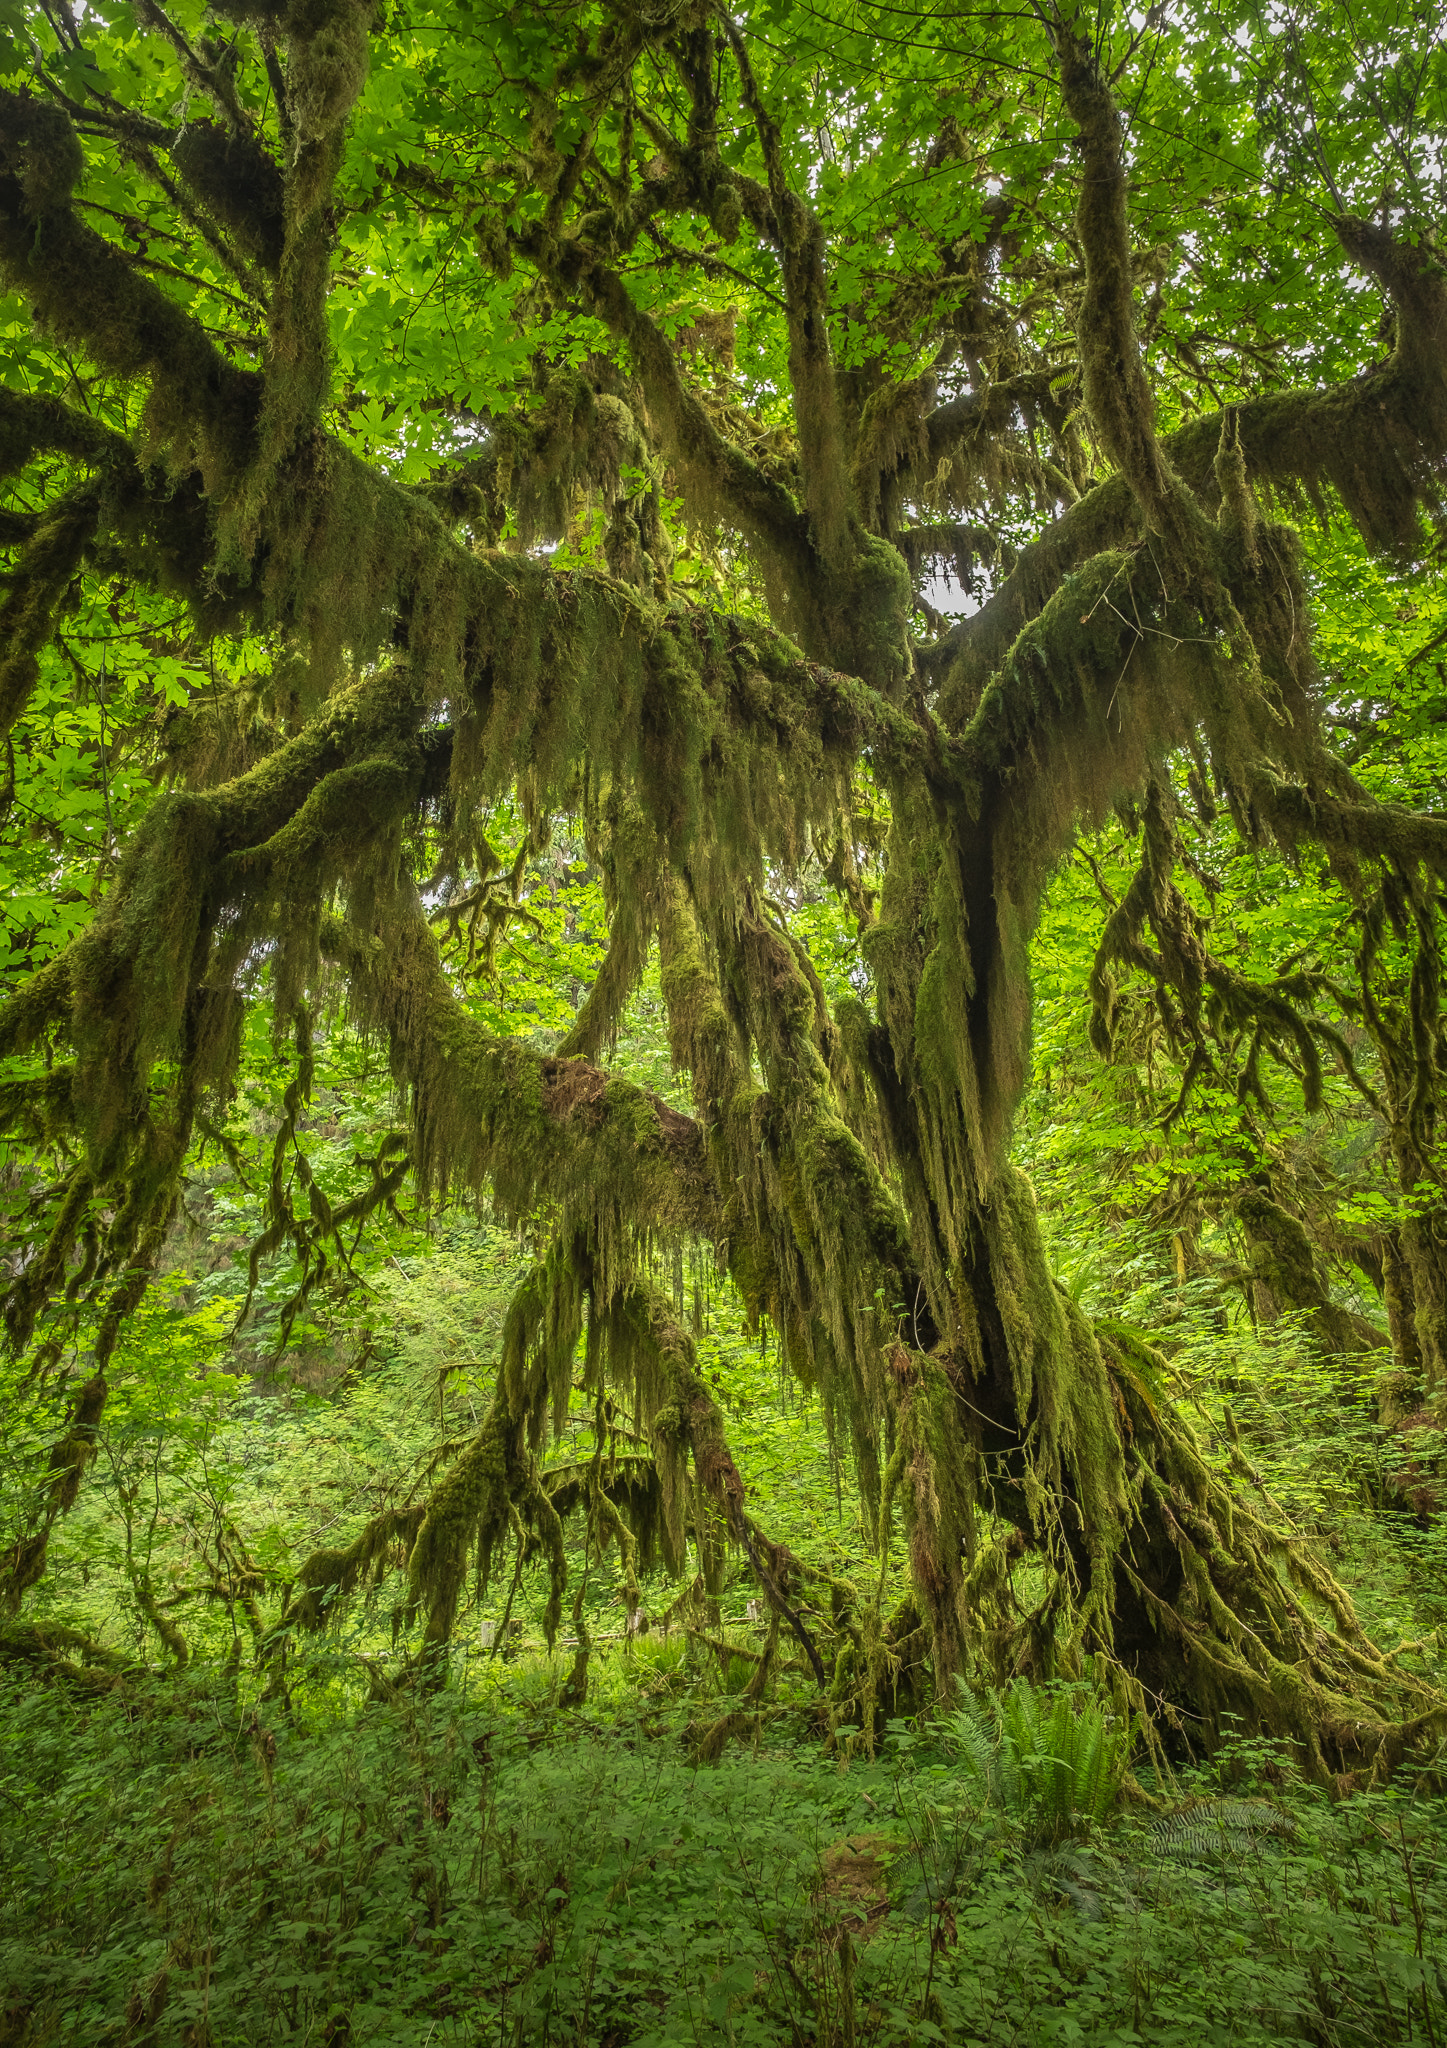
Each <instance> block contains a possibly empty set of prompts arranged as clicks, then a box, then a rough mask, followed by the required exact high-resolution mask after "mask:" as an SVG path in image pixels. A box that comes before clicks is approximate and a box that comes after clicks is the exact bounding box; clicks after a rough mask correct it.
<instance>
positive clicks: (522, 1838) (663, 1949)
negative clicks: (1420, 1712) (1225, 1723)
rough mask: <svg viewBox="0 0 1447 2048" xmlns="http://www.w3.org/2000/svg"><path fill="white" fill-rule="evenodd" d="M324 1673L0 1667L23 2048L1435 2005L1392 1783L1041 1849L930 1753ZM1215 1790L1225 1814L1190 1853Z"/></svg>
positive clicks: (1210, 2035)
mask: <svg viewBox="0 0 1447 2048" xmlns="http://www.w3.org/2000/svg"><path fill="white" fill-rule="evenodd" d="M339 1676H340V1674H339V1673H338V1672H337V1671H336V1668H335V1666H333V1667H331V1669H330V1670H329V1668H328V1664H327V1661H326V1660H325V1659H323V1660H321V1661H319V1662H318V1663H317V1664H316V1665H314V1666H313V1667H312V1669H311V1670H310V1672H309V1673H307V1674H305V1675H304V1676H303V1674H301V1673H298V1678H299V1680H300V1681H301V1683H300V1689H299V1691H298V1693H297V1695H296V1698H295V1701H294V1705H293V1708H292V1710H291V1711H290V1712H285V1711H281V1710H280V1709H279V1707H278V1706H277V1705H276V1704H274V1703H265V1702H263V1703H261V1704H260V1705H259V1706H258V1707H257V1708H256V1709H255V1710H253V1709H252V1707H251V1706H250V1705H248V1703H247V1702H246V1701H245V1700H244V1699H242V1700H240V1701H238V1700H237V1699H236V1698H235V1697H234V1695H232V1694H231V1693H230V1692H229V1690H228V1689H227V1687H226V1685H225V1684H224V1683H221V1684H218V1683H217V1682H216V1681H215V1679H214V1678H210V1679H202V1678H197V1677H188V1678H186V1679H185V1680H183V1681H182V1682H181V1683H180V1684H179V1686H177V1685H171V1686H168V1687H166V1688H165V1689H164V1690H158V1689H157V1688H155V1687H154V1685H151V1684H142V1685H139V1686H137V1685H136V1684H135V1683H134V1682H133V1685H132V1689H131V1690H130V1692H129V1693H128V1694H127V1695H125V1696H121V1695H117V1694H113V1695H111V1696H110V1697H108V1698H104V1699H101V1700H100V1701H98V1702H91V1703H84V1702H80V1701H76V1700H72V1699H69V1698H67V1697H66V1696H65V1695H63V1694H59V1693H57V1692H56V1691H55V1690H54V1689H53V1688H46V1687H37V1686H35V1685H33V1684H29V1685H27V1684H19V1685H17V1684H14V1683H11V1684H9V1685H7V1687H6V1688H5V1690H4V1692H3V1695H0V1716H3V1728H0V1732H3V1740H0V1759H3V1762H0V1787H3V1792H4V1797H3V1799H0V1848H3V1855H0V1869H3V1873H4V1875H3V1878H0V1982H3V1983H4V1985H5V1996H6V2006H5V2011H6V2015H7V2026H8V2027H9V2029H10V2031H11V2037H12V2039H14V2040H15V2041H17V2042H18V2043H23V2044H25V2048H32V2044H36V2043H41V2042H46V2041H61V2040H72V2039H75V2040H78V2039H85V2040H88V2041H97V2042H109V2041H116V2042H120V2041H123V2040H125V2039H127V2038H128V2037H129V2038H130V2039H132V2040H134V2039H135V2038H136V2036H137V2035H138V2034H143V2035H144V2036H146V2037H148V2038H149V2039H151V2040H152V2041H153V2042H155V2043H156V2044H157V2048H162V2044H166V2048H169V2044H172V2043H175V2044H177V2048H180V2044H182V2043H185V2042H194V2041H195V2040H197V2039H198V2038H201V2039H207V2040H210V2041H214V2042H225V2041H228V2040H232V2039H244V2040H245V2041H247V2042H248V2043H251V2042H257V2043H262V2044H268V2043H281V2042H301V2041H303V2040H306V2039H308V2038H311V2039H315V2038H316V2037H317V2036H318V2035H324V2034H325V2032H326V2030H327V2029H328V2028H330V2029H331V2032H332V2036H333V2038H336V2037H337V2036H339V2035H340V2036H343V2037H344V2038H348V2039H350V2040H353V2041H356V2042H362V2043H368V2044H378V2048H381V2044H392V2048H421V2044H423V2043H425V2042H427V2041H428V2040H433V2041H435V2040H437V2039H439V2038H441V2039H447V2038H456V2039H459V2040H484V2041H486V2040H493V2039H496V2038H498V2036H499V2034H502V2035H503V2037H504V2038H506V2039H508V2040H511V2041H516V2042H519V2043H521V2044H526V2048H533V2044H541V2043H542V2042H544V2041H554V2042H556V2041H559V2040H563V2041H567V2042H575V2043H577V2044H579V2048H582V2044H584V2043H590V2044H592V2043H598V2042H601V2041H613V2042H615V2043H619V2044H624V2043H627V2044H636V2048H645V2044H647V2048H663V2044H665V2043H672V2042H680V2041H708V2042H712V2041H718V2042H727V2041H734V2042H750V2043H754V2044H757V2048H765V2044H773V2043H776V2042H777V2043H792V2042H796V2041H798V2040H799V2039H801V2038H802V2039H804V2040H806V2041H820V2040H823V2039H826V2038H828V2039H841V2038H845V2037H846V2030H847V2031H852V2032H853V2034H854V2037H855V2038H856V2040H865V2039H867V2040H871V2041H874V2042H876V2043H878V2044H880V2048H894V2044H900V2048H903V2044H904V2043H906V2042H910V2041H917V2040H921V2039H923V2040H934V2039H936V2038H937V2037H939V2036H940V2035H943V2036H944V2037H945V2038H947V2039H952V2040H956V2041H960V2042H963V2043H979V2044H981V2048H984V2044H988V2043H990V2042H993V2041H997V2040H998V2039H999V2038H1000V2035H1001V2032H1002V2030H1006V2029H1009V2030H1018V2031H1019V2032H1020V2033H1021V2034H1022V2035H1025V2036H1028V2038H1030V2039H1032V2040H1033V2039H1039V2040H1044V2041H1048V2042H1059V2043H1062V2044H1064V2043H1067V2042H1081V2041H1086V2042H1100V2043H1105V2042H1109V2041H1114V2040H1119V2039H1127V2040H1135V2041H1138V2042H1142V2043H1148V2044H1151V2048H1157V2044H1158V2048H1183V2044H1185V2043H1186V2042H1188V2041H1189V2040H1197V2041H1204V2042H1207V2043H1210V2044H1215V2043H1220V2044H1222V2048H1224V2044H1226V2043H1228V2042H1230V2043H1233V2044H1235V2043H1246V2044H1249V2048H1258V2044H1259V2048H1266V2044H1268V2043H1275V2042H1279V2041H1282V2040H1312V2041H1316V2042H1319V2043H1323V2044H1325V2048H1368V2044H1370V2043H1373V2042H1408V2041H1420V2040H1428V2041H1430V2040H1431V2039H1432V2038H1433V2035H1434V2031H1435V2032H1437V2033H1439V2034H1440V2031H1441V2028H1442V2026H1443V2023H1444V2017H1447V1984H1444V1982H1443V1979H1442V1974H1441V1966H1440V1956H1441V1953H1442V1948H1443V1934H1444V1931H1447V1867H1444V1864H1443V1859H1442V1849H1441V1845H1442V1819H1443V1816H1442V1813H1441V1809H1440V1805H1438V1804H1434V1803H1433V1802H1432V1801H1430V1800H1428V1799H1425V1798H1423V1797H1420V1796H1413V1795H1411V1794H1410V1793H1408V1792H1405V1791H1401V1792H1397V1793H1394V1794H1382V1793H1377V1794H1371V1795H1366V1796H1364V1797H1361V1798H1358V1799H1356V1800H1352V1801H1348V1802H1346V1803H1345V1804H1343V1805H1340V1806H1332V1805H1331V1804H1329V1803H1328V1802H1327V1801H1326V1800H1325V1799H1323V1798H1321V1797H1320V1796H1318V1795H1312V1794H1307V1793H1303V1792H1302V1791H1301V1790H1299V1789H1292V1788H1291V1787H1289V1786H1288V1787H1285V1788H1283V1789H1281V1790H1279V1791H1278V1792H1277V1793H1276V1795H1275V1796H1274V1798H1273V1800H1271V1801H1262V1800H1260V1799H1256V1798H1247V1797H1243V1796H1238V1797H1237V1798H1236V1799H1235V1800H1234V1801H1232V1802H1230V1803H1229V1804H1228V1803H1227V1802H1222V1801H1219V1800H1211V1799H1198V1800H1197V1801H1196V1802H1194V1804H1192V1805H1191V1806H1190V1807H1188V1808H1187V1809H1186V1815H1185V1821H1184V1822H1179V1823H1174V1825H1175V1826H1176V1837H1177V1838H1176V1839H1174V1840H1173V1839H1172V1838H1171V1835H1170V1828H1171V1826H1172V1825H1173V1823H1165V1824H1162V1823H1160V1822H1154V1821H1147V1822H1144V1823H1139V1824H1137V1823H1132V1822H1126V1823H1122V1824H1119V1825H1117V1826H1115V1827H1113V1828H1108V1829H1097V1830H1096V1832H1095V1833H1094V1834H1093V1835H1092V1838H1091V1841H1090V1844H1089V1846H1088V1847H1085V1848H1080V1847H1076V1848H1073V1849H1072V1848H1064V1849H1056V1850H1048V1851H1041V1850H1036V1849H1031V1848H1028V1847H1025V1846H1024V1845H1022V1843H1021V1841H1020V1839H1019V1836H1018V1833H1017V1832H1016V1830H1015V1829H1014V1828H1013V1826H1011V1825H1009V1824H1004V1825H996V1824H994V1823H992V1821H991V1819H990V1817H989V1815H988V1813H987V1814H986V1815H985V1816H984V1817H982V1816H981V1815H980V1813H979V1810H978V1807H977V1806H976V1805H975V1804H974V1802H973V1801H971V1802H968V1803H966V1804H963V1805H962V1803H961V1802H960V1799H959V1796H958V1794H959V1772H958V1767H957V1765H956V1764H955V1763H953V1762H952V1761H948V1760H945V1759H943V1758H941V1757H940V1756H939V1754H938V1752H931V1751H930V1750H929V1749H928V1748H927V1747H917V1748H915V1749H913V1750H909V1751H906V1752H904V1753H902V1754H901V1755H898V1756H896V1757H894V1758H892V1759H890V1760H888V1761H886V1760H884V1759H881V1760H880V1761H878V1762H876V1763H873V1764H868V1765H866V1764H855V1765H853V1766H852V1767H851V1768H850V1769H849V1770H848V1771H847V1772H841V1771H840V1770H839V1769H838V1768H837V1766H835V1765H834V1764H832V1763H830V1762H828V1761H827V1760H826V1759H824V1758H822V1757H821V1755H820V1754H819V1751H818V1749H817V1747H816V1746H814V1745H805V1746H803V1747H799V1748H795V1747H792V1746H789V1745H785V1744H780V1743H779V1742H777V1741H775V1742H772V1743H770V1744H768V1745H766V1746H765V1747H763V1748H762V1749H760V1750H759V1751H758V1752H756V1753H754V1754H736V1755H734V1756H733V1757H731V1758H729V1759H726V1760H725V1761H724V1762H723V1763H721V1764H720V1765H718V1766H715V1767H713V1768H710V1769H706V1770H699V1769H697V1768H696V1767H694V1766H692V1765H690V1764H689V1763H688V1762H687V1761H686V1760H685V1758H684V1756H683V1754H682V1753H681V1751H680V1749H679V1748H678V1746H677V1744H676V1741H674V1740H673V1739H671V1734H672V1731H671V1730H670V1729H668V1728H667V1727H666V1726H665V1724H664V1723H663V1722H662V1721H661V1720H660V1719H659V1718H658V1717H657V1715H656V1712H653V1713H649V1712H645V1713H643V1714H642V1715H638V1716H631V1715H630V1716H625V1717H624V1719H623V1720H622V1721H621V1722H619V1723H617V1724H615V1725H611V1726H610V1725H607V1724H605V1723H603V1722H601V1721H599V1720H598V1719H597V1718H596V1717H593V1716H591V1715H589V1714H588V1713H586V1712H585V1713H579V1712H577V1711H573V1712H571V1713H565V1714H564V1715H563V1716H562V1717H561V1718H560V1719H554V1720H553V1721H552V1722H551V1724H549V1723H548V1722H547V1721H545V1720H543V1719H540V1718H539V1716H538V1713H537V1710H536V1707H534V1708H533V1709H531V1710H529V1709H528V1708H527V1706H526V1703H525V1701H524V1699H523V1697H522V1694H521V1692H519V1694H518V1696H517V1699H516V1701H515V1703H514V1705H513V1706H512V1707H511V1708H510V1709H506V1710H504V1709H502V1707H501V1703H500V1702H499V1701H497V1700H496V1699H495V1698H490V1697H487V1696H484V1697H482V1698H479V1699H475V1700H468V1699H465V1698H464V1697H463V1696H461V1695H460V1694H451V1695H447V1696H444V1697H443V1698H441V1699H437V1700H434V1701H431V1702H428V1703H424V1704H421V1705H419V1704H418V1703H415V1702H412V1703H402V1702H395V1703H390V1704H384V1703H376V1704H373V1705H372V1706H370V1707H368V1708H367V1709H365V1711H363V1712H361V1713H349V1712H348V1711H347V1710H346V1709H344V1708H343V1706H342V1700H341V1695H340V1693H339V1691H338V1689H337V1688H338V1680H339ZM1263 1811H1269V1812H1270V1813H1271V1814H1272V1815H1273V1816H1274V1817H1275V1818H1274V1823H1273V1825H1271V1826H1270V1827H1266V1826H1258V1825H1256V1824H1255V1822H1254V1821H1252V1822H1250V1823H1247V1822H1243V1821H1241V1820H1240V1815H1241V1814H1242V1813H1247V1812H1249V1813H1251V1814H1253V1815H1254V1814H1257V1813H1260V1812H1263ZM1203 1814H1210V1815H1212V1816H1220V1815H1233V1814H1234V1815H1235V1816H1236V1821H1235V1822H1234V1823H1233V1825H1235V1826H1236V1827H1237V1832H1238V1833H1240V1834H1241V1835H1242V1836H1243V1837H1246V1839H1242V1840H1241V1841H1239V1842H1236V1841H1233V1842H1232V1843H1231V1846H1230V1853H1229V1855H1227V1856H1225V1857H1220V1856H1217V1855H1214V1854H1211V1855H1207V1856H1205V1857H1203V1858H1198V1857H1192V1856H1190V1855H1189V1854H1183V1851H1182V1843H1181V1838H1182V1837H1183V1836H1184V1833H1185V1830H1186V1828H1188V1827H1190V1826H1195V1827H1197V1828H1199V1827H1201V1826H1203V1825H1204V1823H1203V1822H1202V1821H1200V1820H1199V1819H1193V1818H1192V1816H1200V1815H1203ZM1213 1825H1214V1826H1215V1827H1216V1830H1217V1833H1218V1835H1219V1833H1220V1831H1221V1821H1220V1819H1214V1820H1213ZM200 2029H204V2032H200V2033H198V2030H200Z"/></svg>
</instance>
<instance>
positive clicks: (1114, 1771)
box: [942, 1678, 1133, 1845]
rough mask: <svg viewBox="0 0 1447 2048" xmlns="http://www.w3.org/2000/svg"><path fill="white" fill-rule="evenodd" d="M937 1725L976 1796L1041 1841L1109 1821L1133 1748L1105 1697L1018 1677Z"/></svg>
mask: <svg viewBox="0 0 1447 2048" xmlns="http://www.w3.org/2000/svg"><path fill="white" fill-rule="evenodd" d="M942 1728H943V1735H944V1740H945V1741H946V1743H947V1744H949V1745H950V1746H951V1747H952V1748H953V1749H955V1750H956V1751H957V1753H958V1757H959V1767H960V1770H961V1773H962V1774H963V1775H964V1777H965V1778H966V1780H967V1782H968V1783H969V1784H970V1785H971V1786H972V1788H973V1789H974V1791H975V1793H976V1795H977V1796H978V1797H979V1798H980V1799H981V1800H983V1801H985V1802H987V1803H988V1804H989V1805H991V1806H993V1807H996V1808H998V1809H999V1811H1000V1812H1001V1813H1003V1814H1005V1815H1007V1816H1008V1817H1009V1819H1011V1820H1012V1821H1014V1822H1015V1823H1016V1824H1017V1825H1018V1826H1019V1828H1020V1829H1021V1831H1022V1833H1023V1834H1024V1836H1025V1838H1026V1840H1027V1841H1029V1842H1031V1843H1034V1844H1038V1845H1047V1844H1052V1843H1057V1842H1061V1841H1064V1840H1065V1839H1066V1838H1067V1837H1070V1836H1074V1835H1082V1836H1083V1835H1088V1834H1089V1833H1090V1832H1091V1830H1092V1829H1093V1828H1096V1827H1099V1826H1101V1825H1102V1824H1103V1823H1104V1822H1105V1821H1107V1820H1108V1819H1109V1818H1110V1816H1111V1814H1112V1812H1113V1811H1114V1809H1115V1805H1116V1801H1117V1800H1118V1798H1119V1797H1120V1787H1121V1780H1122V1779H1123V1777H1124V1775H1125V1771H1126V1767H1127V1765H1128V1764H1129V1762H1130V1754H1131V1749H1132V1746H1133V1735H1132V1730H1131V1729H1130V1728H1128V1727H1121V1726H1120V1725H1119V1724H1118V1722H1117V1721H1116V1719H1115V1717H1114V1716H1113V1715H1112V1714H1111V1712H1110V1710H1109V1708H1108V1706H1107V1705H1105V1704H1104V1703H1103V1702H1102V1701H1100V1700H1098V1699H1095V1698H1092V1697H1091V1696H1090V1695H1089V1694H1088V1693H1086V1694H1082V1693H1081V1692H1080V1690H1079V1689H1078V1688H1076V1687H1072V1686H1061V1687H1058V1688H1055V1689H1054V1690H1053V1691H1050V1690H1047V1689H1045V1688H1043V1687H1037V1686H1032V1685H1031V1684H1029V1683H1028V1681H1027V1680H1025V1679H1023V1678H1017V1679H1016V1680H1015V1682H1014V1684H1013V1685H1012V1686H1011V1687H1010V1688H1009V1690H1008V1691H1007V1692H1004V1693H999V1692H991V1693H989V1694H988V1695H987V1696H986V1698H985V1700H984V1701H983V1702H981V1703H978V1704H977V1703H975V1702H973V1701H967V1702H966V1704H964V1705H963V1706H961V1707H957V1708H956V1709H955V1710H954V1711H953V1712H952V1713H950V1714H948V1715H946V1716H945V1718H944V1721H943V1723H942Z"/></svg>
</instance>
